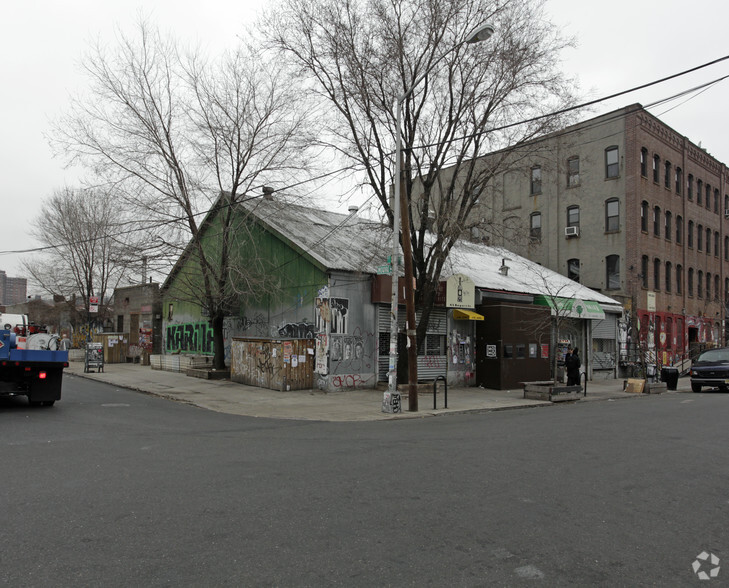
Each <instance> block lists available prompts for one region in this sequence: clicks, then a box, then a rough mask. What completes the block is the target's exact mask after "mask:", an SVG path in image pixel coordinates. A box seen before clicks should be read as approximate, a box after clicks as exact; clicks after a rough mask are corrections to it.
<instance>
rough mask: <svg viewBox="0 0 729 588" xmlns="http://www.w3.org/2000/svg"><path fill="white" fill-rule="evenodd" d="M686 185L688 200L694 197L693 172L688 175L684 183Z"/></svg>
mask: <svg viewBox="0 0 729 588" xmlns="http://www.w3.org/2000/svg"><path fill="white" fill-rule="evenodd" d="M686 186H687V189H686V196H687V197H688V199H689V200H693V199H694V175H693V174H689V175H688V183H687V184H686Z"/></svg>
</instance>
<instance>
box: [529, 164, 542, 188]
mask: <svg viewBox="0 0 729 588" xmlns="http://www.w3.org/2000/svg"><path fill="white" fill-rule="evenodd" d="M531 193H532V194H541V193H542V168H541V167H539V166H536V167H533V168H532V182H531Z"/></svg>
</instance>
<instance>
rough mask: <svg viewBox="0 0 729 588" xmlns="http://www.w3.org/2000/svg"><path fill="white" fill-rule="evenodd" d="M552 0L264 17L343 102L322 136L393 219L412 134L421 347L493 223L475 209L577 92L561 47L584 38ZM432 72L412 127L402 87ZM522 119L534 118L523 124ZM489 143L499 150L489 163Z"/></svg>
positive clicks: (266, 28) (326, 90)
mask: <svg viewBox="0 0 729 588" xmlns="http://www.w3.org/2000/svg"><path fill="white" fill-rule="evenodd" d="M542 6H543V2H540V1H535V0H493V1H491V0H452V1H448V2H442V1H441V0H351V1H348V2H340V1H338V0H281V1H280V3H279V4H277V5H276V6H274V7H272V8H271V9H270V12H269V14H268V15H267V16H266V17H265V18H264V21H263V23H262V27H261V30H262V31H263V34H264V35H266V36H267V37H268V39H269V40H270V42H271V43H272V44H273V45H274V46H275V47H277V48H278V49H279V50H280V51H281V52H282V55H285V56H288V57H289V58H293V59H294V60H295V61H296V63H297V64H298V66H299V67H300V74H301V78H302V80H303V81H304V85H303V86H302V87H304V88H308V89H309V90H310V91H311V92H312V93H313V94H315V95H316V96H317V97H318V98H319V99H320V100H321V101H322V103H323V104H328V105H329V107H330V108H331V111H332V115H331V116H330V117H328V118H327V123H328V124H327V127H326V129H325V131H324V133H323V134H322V136H321V142H322V144H324V145H326V146H328V147H331V148H333V149H335V150H336V151H337V152H338V153H339V154H340V155H341V156H342V157H343V158H344V159H345V160H346V162H347V163H348V164H349V165H351V166H353V167H354V168H355V169H357V170H358V171H359V172H360V173H361V174H362V183H363V184H365V185H367V186H368V187H369V188H370V189H371V190H373V191H374V193H375V194H376V196H377V198H378V199H379V204H380V205H381V207H382V210H383V211H384V213H385V214H386V215H387V217H388V218H389V220H390V223H391V224H392V221H393V211H392V208H391V201H390V188H391V186H392V185H393V171H394V153H393V148H394V145H395V137H396V133H401V134H402V145H403V148H404V163H403V168H404V175H405V193H406V197H407V199H408V202H409V204H410V206H409V211H410V216H411V217H412V218H413V220H414V222H413V223H411V226H410V238H411V243H412V250H413V263H414V271H415V275H416V279H417V288H416V296H417V299H416V304H417V305H418V306H419V307H420V309H421V320H420V323H419V324H418V326H417V339H418V344H419V345H422V343H423V341H424V339H425V333H426V329H427V325H428V321H429V316H430V309H431V307H432V305H433V302H434V299H435V294H436V290H437V284H438V282H439V280H440V275H441V271H442V269H443V264H444V263H445V260H446V259H447V257H448V254H449V252H450V250H451V248H452V247H453V245H454V244H455V243H456V242H457V241H458V240H459V239H460V238H461V237H462V236H463V235H464V233H466V232H467V231H469V229H470V228H471V227H472V226H476V225H478V223H480V222H481V219H480V218H477V215H472V212H473V211H474V207H475V206H476V204H477V203H478V199H479V198H480V197H482V192H483V189H484V187H485V186H486V185H487V184H488V183H489V182H490V180H491V179H492V178H494V177H495V176H496V175H497V174H499V173H500V172H502V171H503V169H504V165H507V164H508V165H515V164H516V163H517V162H518V160H519V159H520V158H521V157H524V156H526V155H525V154H526V152H527V151H528V141H529V140H530V139H532V138H535V137H537V136H539V135H541V134H543V133H546V132H549V131H552V130H554V129H556V128H559V127H561V126H562V125H563V124H564V121H563V120H562V118H561V117H560V116H556V115H549V113H550V112H555V111H557V110H559V109H560V108H564V107H566V106H570V105H572V104H574V102H575V98H574V96H573V85H572V84H571V82H570V81H569V80H568V79H566V78H565V77H564V75H563V74H561V73H560V72H559V70H558V65H559V53H560V51H561V50H562V48H563V47H565V46H566V45H568V44H569V43H570V42H569V41H565V40H564V39H563V38H562V37H561V36H560V33H559V32H558V30H557V29H556V28H555V27H554V26H553V25H551V24H550V23H549V22H548V21H547V19H546V17H545V15H544V13H543V10H542ZM485 22H490V23H492V24H493V26H494V28H495V30H496V34H495V35H494V36H493V37H492V38H491V40H490V41H489V42H487V43H480V44H476V45H472V46H467V45H466V44H465V43H464V41H465V40H466V39H467V35H468V33H469V32H470V31H472V30H473V29H474V28H475V27H477V26H479V25H482V24H483V23H485ZM456 46H457V48H456V49H455V50H452V49H453V48H454V47H456ZM451 50H452V51H451ZM446 53H447V57H446V58H444V59H442V60H441V59H440V58H441V57H442V56H443V55H444V54H446ZM439 60H440V61H439ZM425 73H427V74H428V75H427V77H426V78H425V79H424V80H423V83H421V84H419V85H418V86H417V87H416V88H415V89H414V91H413V92H412V93H411V94H409V95H408V96H407V98H406V99H405V100H404V102H403V124H402V128H400V129H398V128H396V103H397V100H398V97H400V96H403V95H405V94H406V93H407V92H408V91H409V90H410V89H411V88H413V84H414V82H415V81H416V80H418V79H419V78H420V76H422V75H423V74H425ZM518 121H528V122H523V123H522V124H513V123H516V122H518ZM488 153H495V154H496V155H494V156H492V157H490V158H489V159H488V165H484V164H482V163H481V158H482V156H484V155H486V154H488ZM429 231H432V232H433V235H434V239H432V240H430V238H429V237H428V235H427V233H428V232H429Z"/></svg>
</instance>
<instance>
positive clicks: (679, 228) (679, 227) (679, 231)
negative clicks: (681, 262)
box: [676, 214, 683, 245]
mask: <svg viewBox="0 0 729 588" xmlns="http://www.w3.org/2000/svg"><path fill="white" fill-rule="evenodd" d="M681 241H683V217H682V216H681V215H680V214H679V215H678V216H677V217H676V243H677V244H679V245H680V244H681Z"/></svg>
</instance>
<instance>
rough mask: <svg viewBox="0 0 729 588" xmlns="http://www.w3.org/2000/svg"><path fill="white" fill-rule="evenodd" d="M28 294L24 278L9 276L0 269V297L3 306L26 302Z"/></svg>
mask: <svg viewBox="0 0 729 588" xmlns="http://www.w3.org/2000/svg"><path fill="white" fill-rule="evenodd" d="M27 296H28V280H26V279H25V278H9V277H8V275H7V274H6V273H5V272H4V271H3V270H0V299H1V300H2V302H0V304H3V305H5V306H9V305H11V304H20V303H22V302H26V299H27Z"/></svg>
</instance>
